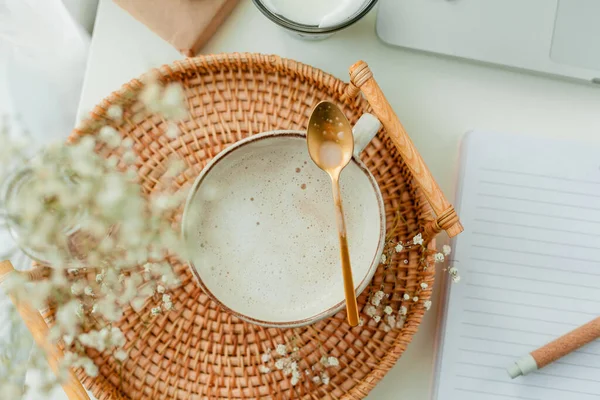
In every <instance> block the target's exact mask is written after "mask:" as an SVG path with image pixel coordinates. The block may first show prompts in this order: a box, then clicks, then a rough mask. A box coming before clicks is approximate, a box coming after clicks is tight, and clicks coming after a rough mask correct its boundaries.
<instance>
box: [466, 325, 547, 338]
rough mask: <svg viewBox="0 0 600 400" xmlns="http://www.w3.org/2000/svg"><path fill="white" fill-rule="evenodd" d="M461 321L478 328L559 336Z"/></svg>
mask: <svg viewBox="0 0 600 400" xmlns="http://www.w3.org/2000/svg"><path fill="white" fill-rule="evenodd" d="M461 323H462V324H463V325H469V326H476V327H478V328H490V329H494V330H500V331H509V332H519V333H531V334H534V335H543V336H549V337H556V336H557V335H555V334H552V333H547V332H536V331H530V330H527V329H517V328H507V327H505V326H496V325H487V324H476V323H474V322H466V321H461Z"/></svg>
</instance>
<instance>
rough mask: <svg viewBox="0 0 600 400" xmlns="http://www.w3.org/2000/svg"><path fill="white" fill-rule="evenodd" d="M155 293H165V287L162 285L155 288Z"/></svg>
mask: <svg viewBox="0 0 600 400" xmlns="http://www.w3.org/2000/svg"><path fill="white" fill-rule="evenodd" d="M156 291H157V292H158V293H161V294H162V293H164V292H165V287H164V286H163V285H158V286H157V287H156Z"/></svg>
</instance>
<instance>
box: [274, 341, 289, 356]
mask: <svg viewBox="0 0 600 400" xmlns="http://www.w3.org/2000/svg"><path fill="white" fill-rule="evenodd" d="M275 352H276V353H277V354H279V355H280V356H285V355H286V354H287V348H286V346H285V345H284V344H278V345H277V347H275Z"/></svg>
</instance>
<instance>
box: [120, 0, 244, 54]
mask: <svg viewBox="0 0 600 400" xmlns="http://www.w3.org/2000/svg"><path fill="white" fill-rule="evenodd" d="M114 2H115V3H117V4H118V5H119V6H121V7H122V8H123V9H125V10H126V11H127V12H129V14H131V15H132V16H133V17H134V18H135V19H137V20H138V21H140V22H142V23H143V24H145V25H146V26H148V28H150V29H152V30H153V31H154V32H156V33H157V34H158V35H159V36H160V37H162V38H163V39H165V40H166V41H167V42H169V43H171V44H172V45H173V46H174V47H175V48H176V49H177V50H179V51H180V52H181V53H183V54H184V55H186V56H188V57H192V56H194V55H196V54H197V53H198V51H199V50H200V49H201V48H202V46H204V44H205V43H206V42H207V41H208V40H209V39H210V38H211V37H212V35H213V34H214V33H215V32H216V30H217V28H218V27H219V26H220V25H221V23H223V21H224V20H225V19H226V18H227V16H228V15H229V14H230V13H231V10H233V7H234V6H235V5H236V4H237V2H238V0H114Z"/></svg>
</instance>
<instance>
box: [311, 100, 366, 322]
mask: <svg viewBox="0 0 600 400" xmlns="http://www.w3.org/2000/svg"><path fill="white" fill-rule="evenodd" d="M306 141H307V143H308V152H309V154H310V158H312V160H313V161H314V162H315V164H317V166H318V167H319V168H321V169H322V170H323V171H325V172H327V173H328V174H329V176H330V177H331V185H332V188H333V202H334V204H335V213H336V219H337V229H338V235H339V239H340V257H341V260H342V274H343V276H344V293H345V296H346V312H347V316H348V323H349V324H350V326H356V325H358V306H357V304H356V292H355V290H354V281H353V279H352V268H351V266H350V254H349V253H348V240H347V237H346V223H345V221H344V210H343V208H342V197H341V194H340V174H341V172H342V170H343V169H344V167H345V166H346V165H348V163H349V162H350V160H351V159H352V153H353V152H354V137H353V135H352V127H351V126H350V122H348V120H347V119H346V116H345V115H344V114H343V113H342V110H340V108H339V107H338V106H337V105H335V104H334V103H331V102H328V101H323V102H321V103H319V104H317V106H316V107H315V109H314V110H313V112H312V115H311V116H310V120H309V121H308V130H307V135H306Z"/></svg>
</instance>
